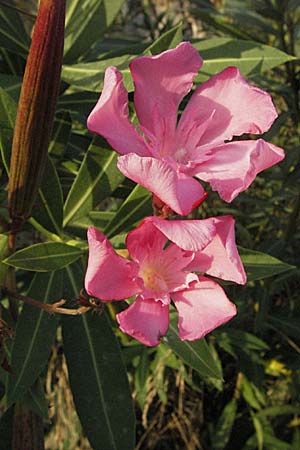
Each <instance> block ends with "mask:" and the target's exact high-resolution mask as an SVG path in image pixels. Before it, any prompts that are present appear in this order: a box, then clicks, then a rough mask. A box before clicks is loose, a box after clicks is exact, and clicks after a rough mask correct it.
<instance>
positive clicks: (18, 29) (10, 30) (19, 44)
mask: <svg viewBox="0 0 300 450" xmlns="http://www.w3.org/2000/svg"><path fill="white" fill-rule="evenodd" d="M6 3H8V4H7V5H5V4H4V2H3V3H1V5H0V47H3V48H5V49H6V50H9V51H11V52H13V53H19V54H21V55H27V53H28V47H29V42H30V39H29V36H28V35H27V33H26V31H25V28H24V24H23V22H22V20H21V18H20V16H19V14H18V12H17V11H16V10H14V9H13V8H11V5H9V2H6Z"/></svg>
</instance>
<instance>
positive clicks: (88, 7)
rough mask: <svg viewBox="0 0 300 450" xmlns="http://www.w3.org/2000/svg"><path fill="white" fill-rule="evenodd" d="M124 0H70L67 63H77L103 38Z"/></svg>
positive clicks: (67, 18) (67, 24) (66, 42)
mask: <svg viewBox="0 0 300 450" xmlns="http://www.w3.org/2000/svg"><path fill="white" fill-rule="evenodd" d="M122 3H124V0H114V1H111V0H68V4H67V13H66V39H65V57H64V60H65V61H66V62H75V61H76V60H77V59H78V58H79V57H82V56H83V55H84V54H85V53H87V52H88V51H89V50H90V48H91V46H92V44H94V43H95V42H97V41H98V40H99V39H101V37H103V35H104V33H105V32H106V30H107V28H108V27H109V26H110V25H111V24H112V22H113V20H114V18H115V16H116V15H117V13H118V12H119V9H120V8H121V6H122Z"/></svg>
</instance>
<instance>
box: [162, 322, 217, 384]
mask: <svg viewBox="0 0 300 450" xmlns="http://www.w3.org/2000/svg"><path fill="white" fill-rule="evenodd" d="M163 341H164V342H165V343H166V344H167V345H168V346H169V347H170V348H171V349H172V350H173V351H174V352H175V353H176V355H177V356H179V357H180V358H181V359H182V360H183V361H184V362H185V363H186V364H187V365H189V366H191V367H192V368H193V369H195V370H196V371H197V372H198V373H199V374H200V375H201V376H203V377H211V378H216V379H218V380H221V381H222V379H223V377H222V372H221V370H220V367H219V365H218V364H217V362H216V360H215V359H214V357H213V355H212V353H211V351H210V349H209V346H208V345H207V343H206V341H205V339H199V340H197V341H182V340H181V339H179V337H178V330H177V327H176V325H175V324H174V321H171V322H170V325H169V331H168V333H167V335H166V336H165V337H164V338H163Z"/></svg>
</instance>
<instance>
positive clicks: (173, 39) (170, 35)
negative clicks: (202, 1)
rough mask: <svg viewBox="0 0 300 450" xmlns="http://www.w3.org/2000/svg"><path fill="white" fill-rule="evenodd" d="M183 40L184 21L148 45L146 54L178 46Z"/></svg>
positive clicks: (153, 53) (155, 53)
mask: <svg viewBox="0 0 300 450" xmlns="http://www.w3.org/2000/svg"><path fill="white" fill-rule="evenodd" d="M181 41H182V23H181V22H180V23H179V24H178V25H175V27H173V28H171V29H170V30H168V31H167V32H166V33H163V34H162V35H161V36H160V37H159V38H158V39H156V41H154V42H153V44H151V45H150V46H149V47H147V48H146V49H145V50H144V52H143V54H144V55H157V54H158V53H161V52H163V51H165V50H169V49H170V48H174V47H176V45H178V44H179V43H180V42H181Z"/></svg>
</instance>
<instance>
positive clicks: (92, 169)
mask: <svg viewBox="0 0 300 450" xmlns="http://www.w3.org/2000/svg"><path fill="white" fill-rule="evenodd" d="M67 7H68V9H67V16H66V30H65V52H64V66H63V70H62V82H61V88H60V96H59V100H58V104H57V110H56V116H55V123H54V129H53V134H52V140H51V143H50V146H49V153H48V155H49V157H48V162H47V165H46V169H45V174H44V177H43V181H42V185H41V187H40V190H39V197H38V199H37V200H36V207H35V208H34V209H33V214H32V217H31V218H30V219H29V220H28V221H27V222H26V224H25V225H24V227H23V229H22V232H21V233H19V234H18V241H17V251H16V252H15V253H14V254H13V255H10V256H9V257H7V254H6V253H5V249H6V242H7V232H8V230H9V217H8V212H7V209H6V206H7V189H6V186H7V180H8V176H7V172H8V170H9V169H8V167H9V160H10V151H11V139H12V129H13V124H14V118H15V114H16V108H17V101H18V97H19V92H20V86H21V83H22V76H23V72H24V67H25V62H26V57H27V53H28V48H29V45H30V34H31V29H32V26H33V25H34V20H35V15H36V11H37V2H36V1H28V0H27V1H17V0H16V1H15V2H12V1H0V47H1V48H0V86H1V89H0V128H1V130H0V133H1V134H0V147H1V156H2V166H1V191H0V201H1V209H0V215H1V227H2V234H1V235H0V246H1V249H2V253H3V258H2V259H3V260H4V262H1V265H0V276H1V284H2V285H3V286H4V283H5V276H6V272H7V268H8V267H14V268H15V269H16V275H17V289H18V292H19V293H20V294H23V295H27V296H28V297H31V298H34V299H37V300H40V301H42V302H45V303H46V302H49V303H51V302H54V301H58V300H60V299H61V298H64V299H66V300H67V301H68V303H67V305H66V306H67V307H70V308H73V307H75V306H76V299H78V296H79V292H80V290H81V289H82V287H83V281H82V280H83V275H84V268H85V261H86V253H87V247H86V241H85V239H86V237H85V236H86V228H87V226H88V225H90V224H93V225H95V226H97V227H98V228H99V229H101V230H102V231H104V232H105V234H106V235H107V236H108V237H109V238H111V240H112V242H113V243H114V245H115V247H116V248H122V247H123V246H124V235H125V233H126V232H127V231H129V230H130V229H131V228H132V227H133V225H134V224H136V223H138V222H139V220H141V219H142V218H144V217H145V216H146V215H149V214H151V213H152V210H151V198H150V195H149V193H148V192H146V191H145V190H144V189H142V188H141V187H138V186H135V185H134V183H132V182H130V181H129V180H125V179H124V177H123V176H122V174H120V173H119V172H118V171H117V169H116V154H115V153H113V152H111V150H110V149H109V147H108V144H107V143H106V142H104V141H102V140H101V139H100V138H94V137H92V136H91V135H90V134H89V133H88V132H87V130H86V125H85V123H86V117H87V114H88V113H89V111H90V110H91V108H92V107H93V105H94V104H95V102H96V101H97V99H98V96H99V92H100V91H101V87H102V81H103V74H104V71H105V68H106V67H107V66H109V65H116V66H117V67H118V68H119V69H121V70H122V72H123V75H124V81H125V84H126V88H127V89H128V91H129V92H130V94H129V98H130V101H132V99H133V96H132V88H133V87H132V82H131V79H130V76H129V71H128V63H129V62H130V60H131V59H132V58H133V57H134V56H136V55H140V54H142V53H148V54H155V53H159V52H160V51H162V50H165V49H167V48H171V47H174V46H175V45H176V44H177V43H178V42H180V41H181V40H182V38H183V39H188V40H191V41H192V42H193V44H194V45H195V47H196V48H197V49H198V50H199V51H200V54H201V56H202V57H203V59H204V60H205V64H204V66H203V69H202V70H201V72H200V74H199V76H198V77H197V79H196V82H197V83H196V84H198V83H200V82H202V81H204V80H205V79H207V78H208V77H209V76H210V75H211V74H214V73H217V72H219V71H220V70H222V69H223V68H225V67H227V66H229V65H236V66H238V67H239V68H240V69H241V70H242V72H243V73H244V75H245V76H246V77H247V78H248V79H249V80H250V81H251V82H252V83H254V84H257V85H258V86H260V87H262V88H263V89H265V90H267V91H268V92H270V93H271V95H272V97H273V99H274V102H275V104H276V106H277V109H278V111H279V118H278V120H277V121H276V123H275V124H274V125H273V127H272V128H271V130H270V131H269V132H268V133H267V135H266V136H264V137H265V138H266V139H267V140H272V142H273V143H275V144H277V145H279V146H280V147H282V148H284V149H285V151H286V158H285V160H284V161H283V162H282V163H280V164H279V165H277V166H276V167H274V168H272V169H269V170H268V171H265V172H263V173H262V174H260V175H259V176H258V177H257V179H256V181H255V183H253V185H252V186H251V187H250V188H249V189H248V190H247V192H245V193H243V194H240V195H239V196H238V198H237V199H236V200H234V201H233V202H232V203H231V204H230V205H228V204H225V203H224V202H222V201H221V200H220V199H218V198H217V196H215V195H214V193H210V195H209V197H208V199H207V200H206V202H205V203H204V204H203V205H201V207H200V208H199V209H198V210H196V211H194V212H193V217H199V218H205V217H208V216H211V215H218V214H227V213H230V214H233V216H234V217H235V218H236V227H237V230H236V231H237V241H238V243H239V245H240V246H241V249H240V253H241V255H242V258H243V262H244V264H245V268H246V270H247V274H248V280H249V281H248V284H247V286H246V287H240V286H239V287H235V286H232V285H229V284H228V285H227V286H226V290H227V291H228V293H229V297H230V298H231V299H232V300H233V301H234V302H235V303H236V305H237V308H238V316H237V317H236V318H235V319H234V320H232V321H231V322H230V323H229V324H227V325H226V326H224V327H222V328H220V329H218V330H216V331H215V332H213V333H211V334H210V335H209V336H208V338H207V339H206V341H205V340H201V341H197V342H194V343H182V342H180V341H179V340H178V339H177V337H176V325H172V326H171V327H170V331H169V333H168V335H167V337H166V338H164V339H163V341H162V343H161V344H160V346H158V347H157V348H147V347H144V346H142V345H140V344H139V343H138V342H135V341H133V340H130V339H129V338H128V337H126V336H124V335H122V334H121V333H120V332H119V331H118V330H117V327H116V326H115V320H114V315H115V313H116V311H117V308H119V307H120V305H119V304H112V305H110V306H109V307H108V308H106V311H105V312H104V313H103V312H102V314H95V313H94V312H89V313H87V314H84V315H82V316H77V317H75V316H74V317H62V316H59V315H55V316H50V315H48V314H47V313H46V312H43V311H42V310H39V309H36V308H33V307H31V306H28V305H25V306H24V307H23V309H22V312H21V313H20V315H19V318H18V321H17V323H15V322H14V321H13V320H12V317H11V315H10V312H9V307H8V300H7V298H6V297H5V295H3V296H2V302H1V316H0V317H1V334H0V336H1V337H2V339H1V341H2V344H1V347H0V350H1V364H2V366H1V368H0V396H1V397H2V400H1V403H0V411H1V419H0V449H1V450H8V449H10V448H11V439H12V432H13V415H14V414H16V410H15V411H14V408H16V407H14V405H15V404H16V402H17V404H18V405H19V404H22V405H25V406H26V408H27V409H30V410H31V411H33V412H34V414H37V415H38V416H40V417H42V418H43V421H44V426H45V436H46V440H45V446H46V448H47V449H49V450H50V449H51V450H53V449H64V450H73V449H80V450H87V449H90V448H93V449H95V450H110V448H112V449H115V450H116V449H117V450H126V449H132V448H133V432H134V430H133V414H132V409H131V403H130V391H131V393H132V394H133V398H134V408H135V414H136V418H137V422H136V447H135V448H136V450H141V449H147V450H148V449H149V450H170V449H174V450H176V449H181V450H182V449H183V448H184V449H187V450H196V449H204V450H230V449H234V450H255V449H258V450H263V449H266V450H299V449H300V410H299V406H300V392H299V388H300V341H299V338H300V331H299V330H300V302H299V300H300V299H299V287H300V280H299V258H300V257H299V246H300V233H299V210H300V175H299V167H300V148H299V133H300V128H299V117H300V103H299V90H300V79H299V75H300V64H299V57H300V44H299V43H300V6H299V2H298V1H297V0H283V1H282V0H281V1H280V0H239V1H235V0H219V1H218V0H215V1H213V0H211V1H209V0H182V1H179V0H178V1H166V0H165V1H163V0H161V1H158V0H157V1H154V0H148V1H146V0H145V1H142V0H140V1H138V0H127V1H123V0H68V1H67ZM50 69H51V68H49V70H50ZM182 107H184V105H182ZM245 107H247V105H245ZM35 244H38V245H35ZM41 256H44V258H41ZM45 256H47V258H45ZM115 336H116V338H115ZM121 354H122V359H121ZM8 367H10V368H11V369H10V370H11V371H12V373H13V374H14V376H13V377H12V376H11V374H10V373H9V372H8V371H7V369H8ZM125 370H126V371H127V374H128V377H129V383H130V391H129V388H128V385H127V381H126V372H125ZM73 399H74V400H73ZM73 401H74V402H75V405H76V409H75V406H74V402H73ZM76 411H77V412H76ZM77 414H78V416H79V419H78V416H77ZM107 417H108V419H107ZM109 434H111V436H113V438H112V439H113V441H114V442H115V444H111V442H112V441H111V440H108V443H107V444H105V442H106V441H105V439H107V436H108V435H109Z"/></svg>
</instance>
